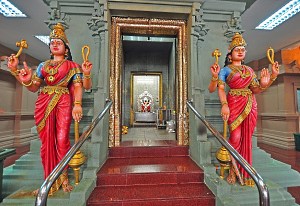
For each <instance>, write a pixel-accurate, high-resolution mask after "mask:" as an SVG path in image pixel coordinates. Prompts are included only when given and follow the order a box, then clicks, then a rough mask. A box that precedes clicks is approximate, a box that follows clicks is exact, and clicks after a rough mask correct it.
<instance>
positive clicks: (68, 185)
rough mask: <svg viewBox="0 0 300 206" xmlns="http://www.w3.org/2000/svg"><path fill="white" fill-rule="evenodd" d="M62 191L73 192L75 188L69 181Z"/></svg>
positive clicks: (64, 184) (64, 183) (63, 185)
mask: <svg viewBox="0 0 300 206" xmlns="http://www.w3.org/2000/svg"><path fill="white" fill-rule="evenodd" d="M62 189H63V191H64V192H71V191H72V190H73V186H72V185H70V184H69V180H68V179H66V180H65V181H64V182H63V183H62Z"/></svg>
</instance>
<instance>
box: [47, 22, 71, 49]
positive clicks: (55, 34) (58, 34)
mask: <svg viewBox="0 0 300 206" xmlns="http://www.w3.org/2000/svg"><path fill="white" fill-rule="evenodd" d="M50 39H61V40H63V41H64V42H65V43H66V44H68V43H69V41H68V39H67V36H66V34H65V28H64V27H63V25H62V24H61V23H57V24H56V25H55V26H54V27H53V30H52V31H51V33H50Z"/></svg>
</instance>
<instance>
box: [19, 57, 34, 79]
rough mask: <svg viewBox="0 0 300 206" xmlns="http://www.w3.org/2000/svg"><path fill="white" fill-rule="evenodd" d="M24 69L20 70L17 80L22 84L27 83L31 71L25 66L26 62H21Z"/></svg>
mask: <svg viewBox="0 0 300 206" xmlns="http://www.w3.org/2000/svg"><path fill="white" fill-rule="evenodd" d="M23 65H24V68H23V69H21V70H20V74H19V78H20V80H21V82H23V83H26V84H27V83H29V82H30V81H31V77H32V70H31V69H30V68H29V67H28V66H27V63H26V62H23Z"/></svg>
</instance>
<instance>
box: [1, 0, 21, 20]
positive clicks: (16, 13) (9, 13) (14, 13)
mask: <svg viewBox="0 0 300 206" xmlns="http://www.w3.org/2000/svg"><path fill="white" fill-rule="evenodd" d="M0 13H1V14H3V16H5V17H27V16H26V15H25V14H24V13H23V12H22V11H20V10H19V9H18V8H17V7H15V6H14V5H13V4H12V3H10V2H9V1H8V0H0Z"/></svg>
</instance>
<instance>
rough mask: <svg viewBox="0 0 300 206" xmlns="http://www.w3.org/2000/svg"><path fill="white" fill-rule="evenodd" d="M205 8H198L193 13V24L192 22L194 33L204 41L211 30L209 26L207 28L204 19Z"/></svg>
mask: <svg viewBox="0 0 300 206" xmlns="http://www.w3.org/2000/svg"><path fill="white" fill-rule="evenodd" d="M202 17H203V9H201V8H200V7H199V8H196V9H195V12H194V14H193V24H192V28H193V30H192V35H193V36H196V37H197V38H198V40H200V41H204V36H206V34H207V33H208V31H209V28H206V24H205V22H204V20H203V18H202Z"/></svg>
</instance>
